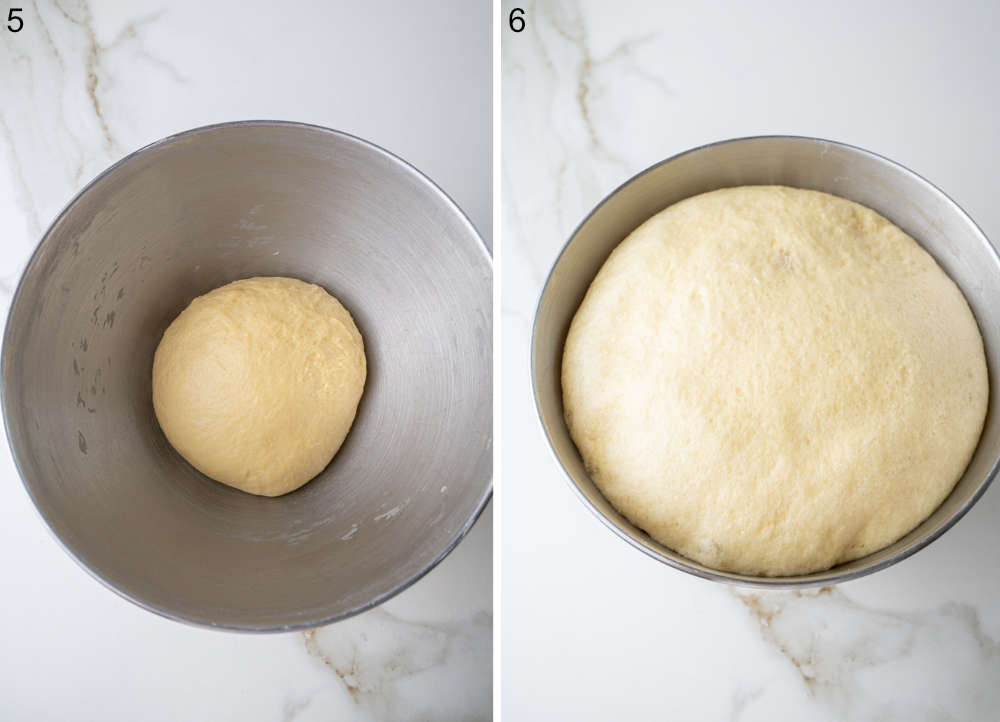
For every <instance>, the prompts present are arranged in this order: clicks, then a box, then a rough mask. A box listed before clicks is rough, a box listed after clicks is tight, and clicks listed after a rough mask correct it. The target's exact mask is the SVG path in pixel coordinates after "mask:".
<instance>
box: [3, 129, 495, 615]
mask: <svg viewBox="0 0 1000 722" xmlns="http://www.w3.org/2000/svg"><path fill="white" fill-rule="evenodd" d="M256 275H281V276H294V277H297V278H302V279H304V280H307V281H311V282H314V283H318V284H320V285H321V286H323V287H325V288H326V289H327V290H329V291H330V292H331V293H333V294H334V295H335V296H336V297H337V298H339V299H340V300H341V301H343V302H344V305H345V306H347V308H349V309H350V311H351V313H352V314H353V315H354V318H355V320H356V321H357V324H358V326H359V328H360V329H361V332H362V334H363V335H364V338H365V347H366V352H367V356H368V381H367V385H366V388H365V392H364V396H363V397H362V400H361V405H360V408H359V411H358V416H357V419H356V421H355V423H354V426H353V428H352V430H351V432H350V434H349V435H348V437H347V440H346V442H345V444H344V446H343V447H342V448H341V449H340V452H339V453H338V454H337V456H336V457H335V458H334V460H333V462H332V463H331V464H330V466H329V467H328V468H327V469H326V470H325V471H324V472H323V473H322V474H320V475H319V476H318V477H317V478H316V479H314V480H313V481H312V482H310V483H309V484H307V485H305V486H304V487H302V488H301V489H300V490H298V491H296V492H294V493H292V494H289V495H287V496H283V497H278V498H273V499H271V498H264V497H256V496H251V495H249V494H245V493H243V492H240V491H237V490H235V489H232V488H230V487H228V486H224V485H222V484H219V483H216V482H214V481H211V480H209V479H208V478H207V477H205V476H202V475H201V474H200V473H198V472H197V471H196V470H195V469H194V468H192V467H191V466H189V465H188V464H187V463H186V462H185V461H184V460H183V459H182V458H181V457H180V456H179V455H178V454H177V453H176V452H175V451H174V450H173V449H172V448H171V446H170V444H168V443H167V441H166V439H165V437H164V436H163V434H162V433H161V431H160V429H159V427H158V426H157V423H156V419H155V416H154V414H153V407H152V403H151V396H150V394H151V391H150V381H151V369H152V358H153V351H154V349H155V348H156V345H157V343H158V342H159V340H160V336H161V334H162V332H163V330H164V329H165V328H166V326H167V325H168V324H169V323H170V322H171V321H172V320H173V318H174V317H175V316H176V315H177V314H178V313H179V312H180V311H181V310H182V309H183V308H184V307H185V305H186V304H187V303H188V302H189V301H190V300H191V299H192V298H194V297H195V296H197V295H199V294H202V293H205V292H206V291H208V290H210V289H212V288H215V287H217V286H220V285H222V284H224V283H227V282H229V281H232V280H234V279H238V278H246V277H249V276H256ZM491 305H492V269H491V261H490V257H489V254H488V253H487V251H486V249H485V247H484V245H483V243H482V241H481V239H480V238H479V236H478V234H477V233H476V231H475V229H474V228H473V227H472V225H471V224H470V223H469V221H468V220H467V219H466V217H465V216H464V215H463V214H462V212H461V211H460V210H459V209H458V208H457V207H456V206H455V204H454V203H452V201H451V200H450V199H449V198H448V197H447V196H446V195H445V194H444V193H443V192H442V191H441V190H440V189H439V188H437V187H436V186H435V185H434V184H433V183H431V182H430V181H429V180H428V179H427V178H426V177H424V176H423V175H421V174H420V173H419V172H418V171H417V170H415V169H414V168H413V167H412V166H409V165H407V164H406V163H404V162H403V161H401V160H400V159H398V158H396V157H395V156H393V155H391V154H390V153H388V152H386V151H384V150H382V149H380V148H377V147H375V146H373V145H371V144H369V143H366V142H365V141H362V140H359V139H358V138H354V137H351V136H349V135H345V134H342V133H337V132H335V131H331V130H328V129H324V128H319V127H315V126H308V125H302V124H295V123H280V122H256V121H255V122H245V123H228V124H224V125H218V126H210V127H206V128H199V129H196V130H192V131H189V132H186V133H181V134H180V135H176V136H173V137H170V138H167V139H165V140H162V141H160V142H158V143H154V144H153V145H151V146H148V147H146V148H143V149H142V150H140V151H138V152H136V153H133V154H132V155H130V156H128V157H127V158H125V159H124V160H122V161H120V162H119V163H117V164H115V165H114V166H112V167H111V168H109V169H108V170H107V171H105V172H104V173H103V174H102V175H100V176H99V177H98V178H97V179H96V180H94V181H93V182H92V183H91V184H90V185H89V186H87V187H86V188H85V189H84V190H83V191H81V192H80V194H79V195H77V197H76V198H74V199H73V200H72V201H71V202H70V204H69V205H68V206H67V207H66V209H65V210H64V211H63V212H62V213H61V214H60V215H59V217H58V218H57V219H56V220H55V222H54V223H53V224H52V227H51V228H49V230H48V232H47V233H46V234H45V237H44V238H43V239H42V242H41V243H40V244H39V246H38V248H37V250H36V251H35V253H34V255H33V256H32V258H31V260H30V262H29V263H28V266H27V268H26V270H25V272H24V275H23V276H22V278H21V282H20V285H19V286H18V289H17V293H16V294H15V296H14V301H13V305H12V307H11V310H10V316H9V319H8V322H7V329H6V334H5V337H4V345H3V408H4V417H5V421H6V425H7V433H8V436H9V439H10V444H11V448H12V450H13V453H14V458H15V461H16V463H17V466H18V468H19V470H20V473H21V476H22V478H23V479H24V483H25V486H26V487H27V489H28V492H29V494H30V495H31V497H32V499H33V500H34V502H35V504H36V506H37V507H38V509H39V511H40V512H41V514H42V516H43V517H44V519H45V521H46V522H47V523H48V525H49V526H50V527H51V529H52V531H53V532H55V535H56V536H57V537H58V539H59V540H60V541H61V542H62V544H63V546H64V547H65V548H66V550H67V551H68V552H69V553H70V554H71V555H72V556H74V557H75V558H76V559H77V561H79V562H80V563H81V564H82V565H83V566H84V567H85V568H86V569H87V570H89V571H90V572H91V573H92V574H93V575H94V576H96V577H97V578H98V579H100V580H101V581H102V582H104V583H105V584H106V585H108V586H109V587H111V588H112V589H114V590H115V591H117V592H118V593H120V594H122V595H123V596H125V597H126V598H128V599H130V600H132V601H134V602H135V603H137V604H139V605H140V606H142V607H145V608H146V609H149V610H151V611H154V612H157V613H159V614H162V615H164V616H167V617H171V618H173V619H178V620H183V621H188V622H192V623H197V624H202V625H208V626H213V627H224V628H231V629H243V630H252V631H265V630H285V629H293V628H301V627H311V626H316V625H319V624H324V623H327V622H331V621H334V620H337V619H341V618H343V617H346V616H348V615H351V614H354V613H356V612H359V611H362V610H364V609H367V608H369V607H371V606H373V605H375V604H378V603H379V602H381V601H384V600H385V599H387V598H389V597H390V596H392V595H393V594H395V593H397V592H399V591H400V590H402V589H404V588H405V587H407V586H408V585H410V584H412V583H413V582H414V581H416V580H417V579H418V578H419V577H421V576H422V575H423V574H425V573H426V572H427V571H428V570H430V569H431V568H432V567H433V566H434V565H435V564H437V563H438V562H439V561H440V560H441V559H442V558H443V557H444V556H445V555H446V554H447V553H448V552H449V551H450V550H451V549H452V548H453V547H454V546H455V545H456V544H457V543H458V541H459V540H460V539H461V538H462V536H463V535H464V534H465V533H466V532H467V531H468V530H469V528H470V527H471V526H472V524H473V522H474V521H475V520H476V518H477V516H478V515H479V513H480V511H481V510H482V509H483V507H484V505H485V504H486V502H487V500H488V498H489V495H490V489H491V464H492V462H491V457H492V435H491V429H492V389H491V374H492V358H493V357H492V348H491V345H492V343H491V339H492V320H491V317H492V311H491Z"/></svg>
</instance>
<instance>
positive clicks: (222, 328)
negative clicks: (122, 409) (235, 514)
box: [153, 277, 366, 496]
mask: <svg viewBox="0 0 1000 722" xmlns="http://www.w3.org/2000/svg"><path fill="white" fill-rule="evenodd" d="M365 374H366V364H365V350H364V343H363V341H362V338H361V333H360V332H359V331H358V329H357V326H355V324H354V320H353V319H352V318H351V314H350V313H348V311H347V309H345V308H344V307H343V306H342V305H341V304H340V302H339V301H338V300H337V299H336V298H334V297H333V296H331V295H330V294H329V293H327V292H326V291H325V290H323V289H322V288H320V287H319V286H315V285H313V284H310V283H305V282H304V281H300V280H297V279H294V278H279V277H270V278H249V279H245V280H242V281H235V282H233V283H230V284H228V285H226V286H222V287H221V288H217V289H215V290H214V291H210V292H209V293H206V294H205V295H203V296H199V297H198V298H196V299H194V300H193V301H192V302H191V304H190V305H189V306H188V307H187V308H186V309H184V311H183V312H181V314H180V315H179V316H178V317H177V318H176V319H174V321H173V323H171V324H170V326H169V327H168V328H167V330H166V332H165V333H164V334H163V339H162V340H161V341H160V345H159V346H158V347H157V349H156V354H155V356H154V358H153V407H154V409H155V411H156V418H157V420H158V421H159V423H160V427H161V428H162V429H163V432H164V434H166V437H167V439H168V440H169V441H170V443H171V444H172V445H173V446H174V448H175V449H177V451H178V452H180V454H181V456H183V457H184V458H185V459H187V460H188V462H190V463H191V465H192V466H194V467H195V468H196V469H198V470H199V471H201V472H202V473H204V474H205V475H206V476H210V477H211V478H213V479H215V480H217V481H221V482H222V483H224V484H229V485H230V486H234V487H236V488H237V489H242V490H243V491H246V492H249V493H251V494H260V495H262V496H278V495H280V494H285V493H287V492H290V491H293V490H294V489H297V488H298V487H300V486H302V485H303V484H305V483H306V482H307V481H309V480H310V479H312V478H313V477H314V476H316V474H318V473H319V472H320V471H322V470H323V469H324V468H325V467H326V465H327V464H329V463H330V460H331V459H332V458H333V455H334V454H336V453H337V450H338V449H339V448H340V446H341V444H342V443H343V442H344V438H345V437H346V436H347V432H348V430H350V428H351V424H352V423H353V421H354V416H355V413H356V412H357V408H358V402H359V400H360V399H361V393H362V391H363V390H364V385H365Z"/></svg>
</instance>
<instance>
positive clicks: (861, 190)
mask: <svg viewBox="0 0 1000 722" xmlns="http://www.w3.org/2000/svg"><path fill="white" fill-rule="evenodd" d="M771 184H776V185H787V186H794V187H798V188H808V189H813V190H819V191H825V192H827V193H832V194H834V195H838V196H841V197H843V198H847V199H849V200H853V201H856V202H858V203H861V204H863V205H866V206H868V207H870V208H873V209H874V210H876V211H878V212H879V213H881V214H882V215H883V216H885V217H886V218H888V219H889V220H891V221H892V222H894V223H895V224H896V225H898V226H899V227H900V228H902V229H903V230H904V231H906V232H907V233H908V234H910V235H911V236H912V237H913V238H914V239H916V241H917V242H919V243H920V244H921V245H922V246H923V247H924V248H925V249H926V250H927V251H928V252H929V253H930V254H931V255H932V256H934V258H935V259H936V260H937V262H938V263H939V264H940V265H941V267H942V268H943V269H944V270H945V271H946V272H947V273H948V275H949V276H951V278H952V279H953V280H954V281H955V282H956V283H957V284H958V286H959V287H960V288H961V289H962V291H963V292H964V293H965V297H966V298H967V299H968V302H969V305H970V306H971V308H972V311H973V313H974V314H975V316H976V320H977V321H978V323H979V328H980V331H981V333H982V336H983V342H984V345H985V349H986V361H987V366H988V369H989V374H990V378H991V381H992V382H991V385H990V400H989V412H988V414H987V418H986V425H985V428H984V429H983V434H982V437H981V439H980V442H979V446H978V448H977V449H976V452H975V454H974V456H973V458H972V460H971V462H970V463H969V466H968V468H967V469H966V471H965V474H964V475H963V476H962V478H961V479H960V480H959V482H958V484H957V485H956V486H955V488H954V490H953V491H952V493H951V495H950V496H949V497H948V498H947V499H946V500H945V501H944V503H942V505H941V506H940V507H938V509H937V510H936V511H935V512H934V513H933V514H931V516H930V517H928V518H927V519H926V520H925V521H924V522H923V523H921V524H920V525H919V526H918V527H917V528H915V529H914V530H913V531H911V532H910V533H909V534H907V535H906V536H905V537H903V538H902V539H900V540H899V541H897V542H896V543H894V544H892V545H890V546H888V547H886V548H885V549H882V550H880V551H878V552H875V553H873V554H871V555H869V556H867V557H864V558H862V559H857V560H855V561H852V562H849V563H847V564H842V565H839V566H837V567H834V568H832V569H830V570H827V571H824V572H819V573H816V574H808V575H802V576H796V577H778V578H767V577H753V576H746V575H740V574H729V573H724V572H719V571H717V570H713V569H710V568H707V567H705V566H702V565H700V564H698V563H697V562H694V561H692V560H690V559H687V558H685V557H683V556H681V555H679V554H677V553H676V552H674V551H673V550H671V549H669V548H667V547H665V546H663V545H662V544H659V543H657V542H655V541H653V540H652V539H650V538H649V536H648V535H647V534H646V533H645V532H643V531H642V530H640V529H638V528H637V527H635V526H634V525H632V524H631V523H630V522H629V521H628V520H627V519H625V518H624V517H623V516H622V515H621V514H619V513H618V512H617V511H616V510H615V509H614V507H612V506H611V505H610V504H609V503H608V501H607V500H606V499H605V498H604V497H603V495H602V494H601V492H600V491H599V490H598V489H597V487H596V486H595V485H594V483H593V482H592V481H591V480H590V477H589V476H588V474H587V472H586V469H585V468H584V465H583V461H582V459H581V458H580V455H579V452H578V451H577V449H576V446H575V445H574V444H573V441H572V439H571V438H570V435H569V430H568V429H567V427H566V423H565V420H564V418H563V406H562V389H561V383H560V373H561V364H562V350H563V345H564V342H565V339H566V333H567V331H568V330H569V324H570V321H571V320H572V318H573V315H574V314H575V313H576V309H577V308H578V307H579V305H580V303H581V302H582V301H583V297H584V295H585V293H586V291H587V288H588V287H589V286H590V283H591V281H592V280H593V279H594V276H595V275H596V274H597V271H598V270H599V269H600V267H601V265H602V264H603V263H604V261H605V259H607V257H608V255H609V254H610V253H611V251H612V250H613V249H614V248H615V247H616V246H617V245H618V244H619V243H620V242H621V241H622V240H624V238H625V236H627V235H628V234H629V233H630V232H631V231H632V230H634V229H635V228H636V227H638V226H639V225H640V224H641V223H642V222H643V221H645V220H646V219H647V218H649V217H650V216H652V215H653V214H655V213H657V212H658V211H660V210H662V209H664V208H666V207H667V206H669V205H671V204H673V203H676V202H678V201H680V200H683V199H684V198H687V197H689V196H693V195H697V194H699V193H704V192H707V191H711V190H716V189H718V188H725V187H730V186H740V185H771ZM998 309H1000V259H998V257H997V254H996V251H995V250H994V249H993V247H992V245H991V244H990V242H989V241H988V240H987V238H986V237H985V236H984V235H983V233H982V232H981V231H980V230H979V228H978V227H977V226H976V225H975V223H973V222H972V221H971V220H970V219H969V217H968V216H967V215H966V214H965V213H964V212H963V211H962V210H961V209H960V208H959V207H958V206H957V205H956V204H955V203H954V202H953V201H951V200H950V199H949V198H948V197H947V196H945V195H944V194H943V193H942V192H941V191H940V190H938V189H937V188H935V187H934V186H933V185H931V184H930V183H928V182H927V181H925V180H924V179H922V178H920V177H919V176H917V175H915V174H914V173H912V172H910V171H908V170H906V169H905V168H903V167H902V166H899V165H897V164H895V163H893V162H891V161H889V160H887V159H885V158H882V157H880V156H877V155H874V154H872V153H868V152H866V151H863V150H860V149H858V148H854V147H851V146H846V145H842V144H839V143H832V142H828V141H823V140H817V139H813V138H796V137H763V138H746V139H739V140H733V141H725V142H722V143H717V144H714V145H709V146H705V147H702V148H698V149H695V150H693V151H689V152H687V153H684V154H682V155H679V156H676V157H674V158H671V159H669V160H667V161H665V162H663V163H661V164H659V165H657V166H654V167H652V168H650V169H649V170H647V171H645V172H643V173H641V174H640V175H638V176H636V177H635V178H633V179H632V180H630V181H629V182H627V183H626V184H625V185H623V186H622V187H621V188H619V189H618V190H617V191H615V192H614V193H612V194H611V195H610V196H609V197H608V198H606V199H605V200H604V201H603V203H602V204H601V205H599V206H598V207H597V208H596V209H595V210H594V211H593V212H592V213H591V215H590V216H588V217H587V219H586V220H584V222H583V223H582V224H581V225H580V227H579V228H577V230H576V232H575V233H574V234H573V236H572V237H571V238H570V240H569V242H568V243H567V244H566V247H565V248H564V249H563V252H562V254H561V255H560V257H559V259H558V260H557V261H556V264H555V266H554V267H553V269H552V272H551V275H550V276H549V279H548V281H547V283H546V286H545V289H544V291H543V293H542V297H541V300H540V302H539V305H538V312H537V315H536V318H535V329H534V334H533V339H532V379H533V382H534V387H535V399H536V403H537V405H538V411H539V415H540V417H541V421H542V425H543V427H544V429H545V432H546V434H547V435H548V438H549V442H550V444H551V445H552V448H553V451H554V452H555V454H556V456H557V457H558V460H559V462H560V463H561V464H562V466H563V468H564V469H565V470H566V472H567V473H568V474H569V476H570V478H571V480H572V482H573V484H574V486H575V488H576V489H577V490H578V491H579V493H580V495H581V496H582V498H583V499H584V501H585V502H586V503H587V504H588V505H589V506H590V507H591V509H592V510H594V511H595V512H596V513H597V514H598V515H599V516H600V517H601V518H602V520H604V521H605V522H606V523H607V524H608V525H609V526H610V527H611V528H612V529H613V530H615V531H616V532H617V533H618V534H619V535H620V536H622V537H623V538H624V539H626V540H627V541H629V542H631V543H632V544H633V545H635V546H636V547H638V548H639V549H641V550H643V551H645V552H646V553H648V554H651V555H652V556H653V557H655V558H657V559H659V560H660V561H663V562H665V563H667V564H669V565H671V566H674V567H677V568H679V569H683V570H684V571H688V572H691V573H693V574H696V575H699V576H703V577H706V578H712V579H718V580H723V581H733V582H738V583H742V584H746V585H760V586H772V587H781V586H784V587H793V586H806V585H819V584H830V583H834V582H838V581H843V580H845V579H849V578H852V577H856V576H860V575H862V574H866V573H869V572H872V571H875V570H877V569H880V568H883V567H885V566H888V565H889V564H892V563H894V562H896V561H899V560H900V559H903V558H905V557H906V556H908V555H909V554H912V553H914V552H915V551H917V550H918V549H920V548H921V547H923V546H925V545H926V544H928V543H930V541H932V540H933V539H935V538H937V536H939V535H940V534H941V533H943V532H944V531H945V530H946V529H947V528H948V527H949V526H951V524H953V523H954V522H955V521H957V520H958V518H959V517H961V515H962V514H963V513H964V512H965V511H967V510H968V508H969V507H970V506H971V505H972V504H973V503H974V502H975V500H976V499H978V498H979V496H980V495H981V494H982V493H983V491H985V489H986V486H987V485H988V484H989V482H990V481H991V480H992V478H993V475H994V474H995V472H996V468H997V460H998V458H1000V420H998V418H997V413H996V409H997V402H998V400H1000V387H998V383H997V381H996V380H997V379H1000V311H998Z"/></svg>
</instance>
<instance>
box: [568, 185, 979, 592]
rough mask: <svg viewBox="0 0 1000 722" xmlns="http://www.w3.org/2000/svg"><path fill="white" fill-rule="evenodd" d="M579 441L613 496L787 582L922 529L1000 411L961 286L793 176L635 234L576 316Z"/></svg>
mask: <svg viewBox="0 0 1000 722" xmlns="http://www.w3.org/2000/svg"><path fill="white" fill-rule="evenodd" d="M562 385H563V401H564V407H565V412H566V420H567V423H568V425H569V428H570V431H571V434H572V437H573V439H574V441H575V442H576V445H577V447H578V448H579V450H580V453H581V454H582V456H583V459H584V461H585V463H586V465H587V468H588V469H589V471H590V474H591V476H592V478H593V480H594V482H595V483H596V484H597V486H598V487H599V488H600V489H601V491H602V492H603V493H604V495H605V496H606V497H607V498H608V500H609V501H610V502H611V503H612V504H613V505H614V506H615V507H616V508H618V509H619V510H620V511H621V512H622V514H624V515H625V516H626V517H627V518H628V519H630V520H631V521H632V522H633V523H634V524H636V525H637V526H638V527H640V528H642V529H644V530H646V531H647V532H648V533H649V534H650V536H651V537H653V538H654V539H656V540H658V541H660V542H661V543H663V544H664V545H666V546H668V547H670V548H672V549H674V550H676V551H678V552H680V553H681V554H683V555H684V556H687V557H689V558H691V559H693V560H695V561H697V562H700V563H702V564H704V565H706V566H709V567H713V568H716V569H721V570H725V571H730V572H740V573H745V574H754V575H768V576H785V575H793V574H802V573H808V572H814V571H819V570H823V569H827V568H829V567H831V566H834V565H836V564H838V563H841V562H845V561H848V560H851V559H855V558H858V557H861V556H864V555H866V554H868V553H870V552H873V551H876V550H878V549H880V548H882V547H884V546H887V545H888V544H891V543H892V542H893V541H895V540H897V539H899V538H900V537H902V536H903V535H905V534H906V533H907V532H908V531H910V530H911V529H913V528H914V527H915V526H916V525H917V524H919V523H920V522H921V521H922V520H923V519H925V518H926V517H927V516H928V515H929V514H930V513H931V512H932V511H933V510H934V509H935V508H936V507H937V506H938V505H939V504H940V503H941V502H942V500H943V499H944V498H945V497H946V496H947V495H948V494H949V492H950V491H951V489H952V487H953V486H954V485H955V482H956V481H957V480H958V478H959V477H960V476H961V474H962V472H963V471H964V469H965V467H966V465H967V464H968V462H969V459H970V457H971V455H972V453H973V451H974V450H975V447H976V444H977V442H978V439H979V435H980V432H981V430H982V426H983V421H984V417H985V414H986V405H987V392H988V381H987V372H986V363H985V358H984V353H983V342H982V339H981V337H980V335H979V330H978V327H977V325H976V321H975V319H974V317H973V315H972V312H971V311H970V309H969V306H968V304H967V303H966V301H965V298H964V297H963V295H962V293H961V292H960V291H959V289H958V287H957V286H956V285H955V284H954V283H953V282H952V281H951V279H950V278H948V276H947V275H946V274H945V273H944V272H943V271H942V270H941V268H940V267H939V266H938V265H937V264H936V263H935V261H934V260H933V259H932V258H931V257H930V255H928V254H927V253H926V252H925V251H924V250H923V249H922V248H921V247H920V246H919V245H918V244H917V243H916V242H915V241H914V240H913V239H912V238H910V237H909V236H907V235H906V234H905V233H904V232H903V231H902V230H900V229H899V228H897V227H896V226H894V225H893V224H892V223H890V222H889V221H887V220H886V219H885V218H882V217H881V216H880V215H878V214H877V213H875V212H874V211H872V210H870V209H868V208H865V207H864V206H861V205H858V204H856V203H852V202H850V201H847V200H844V199H842V198H838V197H835V196H832V195H828V194H825V193H818V192H815V191H806V190H798V189H793V188H785V187H778V186H749V187H741V188H729V189H724V190H719V191H714V192H711V193H706V194H703V195H699V196H695V197H693V198H689V199H687V200H684V201H682V202H680V203H677V204H676V205H673V206H670V207H669V208H667V209H666V210H664V211H662V212H661V213H658V214H657V215H655V216H653V217H652V218H650V219H649V220H648V221H647V222H646V223H644V224H643V225H642V226H640V227H639V228H638V229H636V230H635V231H634V232H633V233H632V234H631V235H629V236H628V237H627V238H626V239H625V240H624V241H623V242H622V243H621V244H620V245H619V246H618V248H616V249H615V251H614V252H613V253H612V254H611V256H610V257H609V258H608V260H607V262H606V263H605V264H604V266H603V267H602V268H601V270H600V272H599V273H598V274H597V277H596V278H595V279H594V281H593V284H592V285H591V287H590V289H589V291H588V292H587V295H586V297H585V299H584V301H583V303H582V304H581V306H580V308H579V310H578V311H577V313H576V316H575V317H574V319H573V322H572V325H571V327H570V330H569V335H568V337H567V340H566V346H565V351H564V355H563V368H562Z"/></svg>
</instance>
